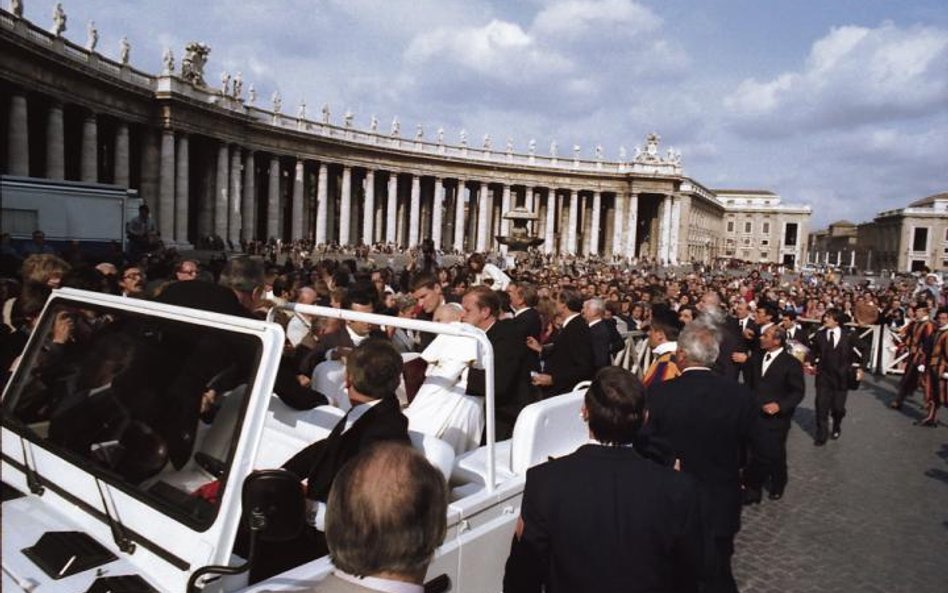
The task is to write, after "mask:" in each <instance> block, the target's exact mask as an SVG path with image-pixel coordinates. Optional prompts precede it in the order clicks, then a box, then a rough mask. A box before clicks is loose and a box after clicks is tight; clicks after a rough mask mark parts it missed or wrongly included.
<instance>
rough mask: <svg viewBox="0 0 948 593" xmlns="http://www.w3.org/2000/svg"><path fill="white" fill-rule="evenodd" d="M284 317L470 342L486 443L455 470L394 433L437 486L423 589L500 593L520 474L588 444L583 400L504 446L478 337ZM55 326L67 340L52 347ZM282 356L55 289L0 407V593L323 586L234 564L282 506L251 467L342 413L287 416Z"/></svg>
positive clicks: (180, 313) (489, 358)
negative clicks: (205, 404) (437, 514)
mask: <svg viewBox="0 0 948 593" xmlns="http://www.w3.org/2000/svg"><path fill="white" fill-rule="evenodd" d="M295 308H296V309H297V310H300V311H302V312H305V313H309V314H314V315H325V316H334V317H337V318H342V319H356V320H361V321H367V322H371V323H375V324H379V325H388V326H396V327H405V328H409V329H415V330H419V331H431V332H436V333H448V334H453V335H456V336H464V337H467V338H469V339H471V340H474V341H476V342H477V344H478V353H479V361H478V364H480V365H483V367H484V368H485V373H486V376H487V381H486V384H487V395H486V398H485V400H486V401H485V405H486V412H487V413H486V419H487V439H486V440H487V445H485V446H483V447H480V448H479V449H475V450H474V451H470V452H468V453H465V454H463V455H460V456H458V457H457V458H455V455H454V451H453V449H452V448H451V447H450V446H448V445H447V444H446V443H444V442H442V441H440V440H439V439H437V438H434V437H432V436H429V435H421V434H411V435H410V436H411V437H412V443H413V445H414V446H416V447H417V448H419V449H421V450H422V451H423V452H424V453H425V455H426V456H427V457H428V459H429V460H430V461H432V463H433V464H434V465H435V466H436V467H438V468H439V469H440V470H441V471H442V472H443V473H444V474H445V476H447V477H448V478H449V484H450V486H451V503H450V505H449V508H448V535H447V537H446V539H445V542H444V544H443V545H442V546H441V547H440V548H439V550H438V553H437V555H436V558H435V560H434V562H433V563H432V565H431V567H430V569H429V574H428V579H429V581H436V582H437V583H439V584H441V585H442V587H441V589H442V590H451V591H499V590H500V589H501V585H500V583H501V578H502V575H503V564H504V560H505V559H506V556H507V552H508V550H509V545H510V538H511V536H512V533H513V527H514V523H515V521H516V518H517V516H518V515H519V505H520V500H521V496H522V493H523V486H524V479H525V473H526V470H527V469H528V468H529V467H531V466H532V465H535V464H537V463H541V462H543V461H546V460H547V459H548V458H549V457H550V456H558V455H562V454H565V453H569V452H571V451H572V450H574V449H575V448H576V447H577V446H579V445H580V444H582V443H583V442H584V440H585V439H586V427H585V425H584V424H583V423H582V421H581V419H580V417H579V413H578V411H579V407H580V401H581V398H582V391H581V390H576V391H574V392H572V393H569V394H564V395H560V396H557V397H554V398H551V399H548V400H544V401H541V402H537V403H534V404H531V405H530V406H528V407H527V408H525V409H524V410H523V412H521V414H520V416H519V417H518V420H517V424H516V427H515V429H514V435H513V438H512V439H510V440H507V441H502V442H499V443H495V442H494V426H493V406H494V394H493V389H492V383H493V382H492V379H491V378H492V376H493V353H492V350H491V347H490V342H489V341H488V340H487V338H486V335H485V334H484V333H483V332H481V331H480V330H478V329H475V328H473V327H470V326H467V325H463V324H436V323H430V322H423V321H416V320H407V319H397V318H391V317H386V316H381V315H373V314H365V313H357V312H352V311H344V310H339V309H329V308H323V307H315V306H295ZM66 320H68V322H69V323H70V324H71V327H72V328H73V329H72V335H71V341H69V342H68V343H66V344H61V343H59V342H62V341H63V340H62V339H61V338H62V326H63V324H64V323H66ZM283 343H284V335H283V330H282V328H281V327H280V326H279V325H277V324H275V323H271V322H267V321H262V320H256V319H248V318H241V317H233V316H228V315H219V314H214V313H208V312H205V311H200V310H196V309H189V308H182V307H175V306H170V305H164V304H159V303H154V302H148V301H141V300H132V299H124V298H119V297H114V296H109V295H102V294H98V293H89V292H84V291H78V290H69V289H63V290H57V291H54V293H53V295H52V296H51V297H50V299H49V301H48V303H47V305H46V307H45V309H44V311H43V314H42V315H41V317H40V319H39V321H38V323H37V325H36V329H35V330H34V332H33V334H32V336H31V337H30V340H29V343H28V345H27V348H26V350H25V352H24V354H23V357H22V359H21V361H20V363H19V366H18V368H17V370H16V372H15V373H14V375H13V377H12V379H11V380H10V382H9V383H8V385H7V386H6V388H5V390H4V393H3V424H2V478H3V482H4V490H5V493H4V494H5V496H4V502H3V508H2V510H3V513H2V522H3V524H2V528H3V542H2V543H3V549H2V554H3V555H2V564H3V576H2V587H3V590H4V591H17V590H23V591H37V592H46V591H69V592H84V591H169V592H170V591H175V592H183V591H186V590H188V589H201V590H205V591H221V592H230V591H241V590H247V591H263V590H267V591H273V590H298V589H300V588H303V587H307V586H312V585H313V584H314V583H316V582H317V581H319V580H320V579H321V578H323V577H324V576H325V575H326V574H328V573H329V571H331V569H332V565H331V563H330V561H329V559H328V557H323V558H320V559H318V560H315V561H313V562H309V563H307V564H304V565H301V566H298V567H296V568H293V569H292V570H290V571H287V572H285V573H283V574H281V575H278V576H276V577H273V578H270V579H268V580H266V581H264V582H261V583H257V584H255V585H253V586H252V587H249V588H248V587H247V577H246V571H244V570H240V569H243V568H245V566H243V565H245V564H246V561H247V560H248V559H246V558H242V557H240V556H239V555H238V554H236V553H235V551H234V547H235V541H236V540H237V538H238V530H239V528H240V527H241V521H242V516H250V515H253V514H254V512H255V511H256V510H257V509H258V508H267V506H268V505H270V506H271V507H274V506H279V505H276V503H277V502H280V504H284V503H283V502H282V501H283V499H280V500H279V501H278V500H276V499H274V500H270V501H268V500H267V497H268V496H274V497H275V496H277V495H276V494H275V493H273V492H268V489H267V487H266V482H264V481H262V480H259V478H260V476H261V473H260V472H255V470H263V469H269V468H278V467H280V465H281V464H282V463H283V462H284V461H286V460H287V459H288V458H289V457H290V456H291V455H293V454H294V453H296V452H297V451H299V450H300V449H302V448H303V447H305V446H306V445H308V444H310V443H312V442H314V441H316V440H319V439H322V438H324V437H325V436H327V435H328V434H329V432H330V430H331V429H332V427H333V426H334V425H335V423H336V422H337V421H338V419H339V418H340V417H341V412H340V411H339V410H338V409H336V408H332V407H330V406H320V407H317V408H314V409H312V410H305V411H299V410H295V409H292V408H290V407H289V406H287V405H285V404H284V403H283V402H282V401H281V400H280V399H279V398H278V397H277V396H276V395H274V394H273V385H274V381H275V378H276V374H277V369H278V365H279V361H280V356H281V354H282V350H283ZM208 386H213V387H214V388H216V389H218V390H219V391H220V392H221V396H220V397H219V401H220V402H221V403H220V404H219V406H218V407H216V408H215V409H214V412H216V413H213V414H209V413H208V410H202V409H201V408H200V401H201V398H200V394H201V393H202V392H203V391H205V390H206V389H208ZM195 394H197V396H196V395H195ZM251 483H257V484H258V485H259V484H262V485H263V487H258V488H249V487H248V486H249V485H250V484H251ZM295 504H297V503H296V502H295V501H294V500H292V499H291V500H290V501H289V502H287V503H285V504H284V508H283V510H286V505H289V507H291V508H290V511H292V510H293V508H295V507H293V505H295ZM245 507H249V508H245ZM285 515H288V516H290V520H292V517H293V515H294V513H293V512H288V513H285ZM286 520H287V517H286V516H284V517H282V518H275V519H274V521H277V522H278V521H283V522H284V523H285V522H286ZM251 532H252V533H254V530H251ZM249 560H250V561H251V562H252V558H251V559H249ZM220 566H230V567H239V569H237V570H230V571H226V570H223V571H222V570H219V569H218V568H214V567H220ZM209 567H210V568H209ZM224 572H235V573H237V574H222V573H224Z"/></svg>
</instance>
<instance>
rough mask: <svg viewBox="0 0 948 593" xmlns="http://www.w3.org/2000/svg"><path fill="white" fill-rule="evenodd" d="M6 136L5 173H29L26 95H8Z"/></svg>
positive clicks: (28, 131)
mask: <svg viewBox="0 0 948 593" xmlns="http://www.w3.org/2000/svg"><path fill="white" fill-rule="evenodd" d="M7 133H8V134H9V136H8V138H7V173H9V174H10V175H21V176H23V177H26V176H28V175H29V174H30V129H29V122H28V120H27V106H26V95H22V94H19V93H18V94H15V95H13V96H11V97H10V121H9V127H8V132H7Z"/></svg>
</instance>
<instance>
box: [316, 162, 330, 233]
mask: <svg viewBox="0 0 948 593" xmlns="http://www.w3.org/2000/svg"><path fill="white" fill-rule="evenodd" d="M316 185H317V187H316V244H317V245H319V244H321V243H323V244H324V243H326V239H327V237H326V235H327V232H328V228H329V221H328V218H329V165H327V164H326V163H320V164H319V177H318V179H317V181H316Z"/></svg>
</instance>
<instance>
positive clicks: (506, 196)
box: [500, 183, 510, 235]
mask: <svg viewBox="0 0 948 593" xmlns="http://www.w3.org/2000/svg"><path fill="white" fill-rule="evenodd" d="M508 212H510V185H508V184H506V183H505V184H504V189H503V192H502V193H501V194H500V216H501V218H500V234H501V235H509V234H510V221H509V220H507V219H506V218H504V217H503V216H504V214H507V213H508Z"/></svg>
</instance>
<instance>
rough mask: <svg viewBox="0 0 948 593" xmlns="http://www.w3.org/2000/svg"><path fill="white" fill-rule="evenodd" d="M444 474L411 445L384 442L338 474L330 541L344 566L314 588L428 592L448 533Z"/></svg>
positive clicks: (341, 592)
mask: <svg viewBox="0 0 948 593" xmlns="http://www.w3.org/2000/svg"><path fill="white" fill-rule="evenodd" d="M447 510H448V491H447V486H446V485H445V482H444V478H443V477H442V476H441V473H440V472H439V471H438V470H437V469H435V468H434V467H433V466H432V465H431V464H430V463H428V461H427V460H426V459H425V458H424V457H423V456H422V455H421V454H420V453H419V452H417V451H415V450H414V449H412V448H411V447H410V446H408V445H403V444H399V443H380V444H378V445H375V446H373V447H372V448H370V449H369V450H367V451H364V452H362V453H360V454H359V455H357V456H356V457H354V458H353V459H352V460H351V461H350V462H349V463H347V464H346V465H345V467H343V468H342V470H341V471H340V472H339V474H338V475H337V476H336V480H335V482H334V483H333V487H332V490H331V491H330V493H329V501H328V503H327V509H326V543H327V544H328V545H329V555H330V557H331V558H332V562H333V565H335V567H336V569H335V571H333V573H332V574H331V575H329V576H328V577H327V578H326V579H325V580H323V581H322V582H321V583H320V584H319V585H317V587H316V588H315V589H314V591H319V592H323V593H364V592H366V591H409V590H411V591H413V592H415V591H416V592H417V593H422V592H423V591H424V580H425V574H426V573H427V571H428V564H429V563H430V562H431V559H432V558H433V557H434V553H435V550H436V549H437V548H438V546H439V545H441V542H442V541H444V536H445V533H446V531H447Z"/></svg>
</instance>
